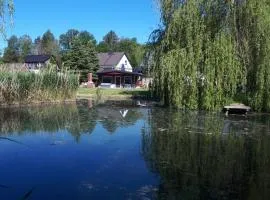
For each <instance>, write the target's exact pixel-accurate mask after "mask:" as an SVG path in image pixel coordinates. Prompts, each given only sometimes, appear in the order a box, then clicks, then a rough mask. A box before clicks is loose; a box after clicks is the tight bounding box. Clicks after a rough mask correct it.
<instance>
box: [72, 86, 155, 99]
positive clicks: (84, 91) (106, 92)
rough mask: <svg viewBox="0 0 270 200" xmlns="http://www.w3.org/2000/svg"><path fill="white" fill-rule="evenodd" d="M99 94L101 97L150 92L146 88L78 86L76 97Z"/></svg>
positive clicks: (146, 95)
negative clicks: (91, 87)
mask: <svg viewBox="0 0 270 200" xmlns="http://www.w3.org/2000/svg"><path fill="white" fill-rule="evenodd" d="M97 94H100V95H101V97H127V98H131V97H149V96H150V92H149V91H148V90H146V89H99V88H98V89H97V88H95V89H90V88H79V90H78V93H77V97H96V96H97Z"/></svg>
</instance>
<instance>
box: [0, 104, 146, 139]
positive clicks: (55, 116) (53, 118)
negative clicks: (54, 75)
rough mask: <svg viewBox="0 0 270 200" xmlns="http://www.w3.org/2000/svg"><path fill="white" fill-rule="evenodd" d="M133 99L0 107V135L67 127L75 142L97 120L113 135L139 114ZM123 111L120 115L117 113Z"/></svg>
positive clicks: (56, 130)
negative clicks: (96, 102) (102, 102)
mask: <svg viewBox="0 0 270 200" xmlns="http://www.w3.org/2000/svg"><path fill="white" fill-rule="evenodd" d="M134 108H135V107H134V102H132V101H126V102H122V101H121V102H113V101H111V102H110V101H107V102H106V103H104V104H95V103H94V102H93V101H92V100H80V101H78V102H77V103H70V104H60V105H46V106H36V107H21V108H0V113H1V115H0V135H2V136H3V135H13V134H17V135H23V134H27V133H29V132H31V133H32V134H34V133H39V132H41V131H43V132H46V133H48V134H53V133H55V132H59V131H61V130H67V131H68V132H69V133H70V134H71V135H72V136H73V137H74V139H75V140H76V141H77V142H79V141H80V137H81V135H83V134H89V135H90V134H91V133H92V132H93V131H94V129H95V127H96V126H97V124H98V123H100V124H101V125H102V127H103V128H104V129H106V130H107V132H108V133H109V134H114V133H115V132H116V130H117V128H121V127H128V126H132V125H134V124H135V123H136V121H137V120H138V119H140V118H142V117H143V115H142V113H140V112H138V110H136V109H134ZM123 110H124V115H123V114H122V113H121V112H123Z"/></svg>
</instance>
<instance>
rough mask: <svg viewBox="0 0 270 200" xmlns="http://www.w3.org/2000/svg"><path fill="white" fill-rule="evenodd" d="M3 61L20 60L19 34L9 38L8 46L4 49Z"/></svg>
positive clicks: (13, 61) (14, 61) (15, 61)
mask: <svg viewBox="0 0 270 200" xmlns="http://www.w3.org/2000/svg"><path fill="white" fill-rule="evenodd" d="M3 61H4V62H5V63H17V62H19V61H20V43H19V39H18V38H17V36H15V35H13V36H11V37H10V38H9V39H8V46H7V47H6V48H5V50H4V55H3Z"/></svg>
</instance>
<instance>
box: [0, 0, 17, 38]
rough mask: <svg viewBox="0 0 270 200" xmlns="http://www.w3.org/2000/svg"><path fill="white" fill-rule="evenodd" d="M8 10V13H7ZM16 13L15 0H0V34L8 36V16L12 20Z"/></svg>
mask: <svg viewBox="0 0 270 200" xmlns="http://www.w3.org/2000/svg"><path fill="white" fill-rule="evenodd" d="M6 12H8V13H6ZM13 14H14V2H13V0H0V34H2V36H4V37H5V36H6V34H5V30H6V22H7V20H6V18H7V17H9V18H10V21H11V22H12V17H13Z"/></svg>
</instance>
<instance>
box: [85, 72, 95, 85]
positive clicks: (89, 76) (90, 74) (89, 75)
mask: <svg viewBox="0 0 270 200" xmlns="http://www.w3.org/2000/svg"><path fill="white" fill-rule="evenodd" d="M87 87H88V88H94V87H95V85H94V82H93V74H92V73H89V74H88V81H87Z"/></svg>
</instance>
